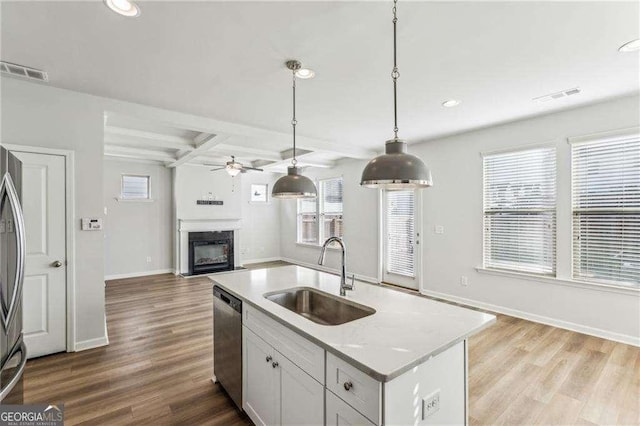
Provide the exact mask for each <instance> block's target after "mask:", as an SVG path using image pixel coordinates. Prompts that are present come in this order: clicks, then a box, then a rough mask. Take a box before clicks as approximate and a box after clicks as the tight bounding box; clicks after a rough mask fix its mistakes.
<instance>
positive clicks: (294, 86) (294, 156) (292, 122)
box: [291, 70, 298, 167]
mask: <svg viewBox="0 0 640 426" xmlns="http://www.w3.org/2000/svg"><path fill="white" fill-rule="evenodd" d="M296 124H298V121H297V120H296V71H295V70H293V118H292V119H291V127H293V158H292V160H291V164H293V167H295V166H296V164H297V163H298V160H296Z"/></svg>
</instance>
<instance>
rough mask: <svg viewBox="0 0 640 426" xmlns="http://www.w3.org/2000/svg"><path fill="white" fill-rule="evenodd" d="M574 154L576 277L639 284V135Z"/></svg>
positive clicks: (582, 147) (584, 146) (583, 146)
mask: <svg viewBox="0 0 640 426" xmlns="http://www.w3.org/2000/svg"><path fill="white" fill-rule="evenodd" d="M571 154H572V198H573V200H572V208H573V276H574V278H578V279H583V280H589V281H604V282H612V283H616V284H623V285H624V284H627V285H633V286H640V137H639V136H638V135H633V136H626V137H620V138H618V139H617V140H607V141H595V142H586V143H575V144H573V145H572V147H571Z"/></svg>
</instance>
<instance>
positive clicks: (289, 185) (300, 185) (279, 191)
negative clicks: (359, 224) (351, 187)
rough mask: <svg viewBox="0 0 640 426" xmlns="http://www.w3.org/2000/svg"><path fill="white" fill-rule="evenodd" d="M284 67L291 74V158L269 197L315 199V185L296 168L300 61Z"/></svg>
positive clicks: (290, 62)
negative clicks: (297, 90)
mask: <svg viewBox="0 0 640 426" xmlns="http://www.w3.org/2000/svg"><path fill="white" fill-rule="evenodd" d="M285 65H286V67H287V68H288V69H289V70H291V72H292V74H293V118H292V119H291V127H292V129H293V157H292V159H291V166H289V168H288V170H287V175H286V176H282V177H281V178H280V179H278V180H277V181H276V183H275V184H274V185H273V190H272V191H271V196H272V197H274V198H315V197H316V195H317V193H318V191H317V189H316V185H315V184H314V183H313V181H311V179H309V178H308V177H306V176H303V175H302V174H300V170H299V169H298V167H297V166H296V164H297V163H298V160H296V125H297V124H298V122H297V120H296V76H297V72H298V71H299V70H301V69H302V64H301V63H300V61H296V60H291V61H287V62H286V63H285Z"/></svg>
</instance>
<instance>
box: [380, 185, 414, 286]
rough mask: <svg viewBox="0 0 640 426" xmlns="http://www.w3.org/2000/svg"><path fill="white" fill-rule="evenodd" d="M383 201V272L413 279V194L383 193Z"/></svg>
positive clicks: (404, 192)
mask: <svg viewBox="0 0 640 426" xmlns="http://www.w3.org/2000/svg"><path fill="white" fill-rule="evenodd" d="M384 200H385V234H386V237H387V241H386V247H385V257H386V259H385V272H388V273H392V274H397V275H403V276H405V277H415V254H414V253H415V250H414V235H415V192H414V191H413V190H409V191H385V192H384ZM385 280H386V279H385Z"/></svg>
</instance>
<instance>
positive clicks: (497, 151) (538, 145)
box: [480, 139, 559, 158]
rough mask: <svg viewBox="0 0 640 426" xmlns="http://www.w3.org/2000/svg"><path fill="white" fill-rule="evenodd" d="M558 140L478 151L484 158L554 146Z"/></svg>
mask: <svg viewBox="0 0 640 426" xmlns="http://www.w3.org/2000/svg"><path fill="white" fill-rule="evenodd" d="M558 142H559V139H551V140H548V141H545V142H536V143H527V144H523V145H516V146H511V147H508V148H500V149H494V150H489V151H480V156H481V157H482V158H484V157H487V156H489V155H495V154H508V153H510V152H520V151H529V150H532V149H539V148H555V147H556V146H557V145H558Z"/></svg>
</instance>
